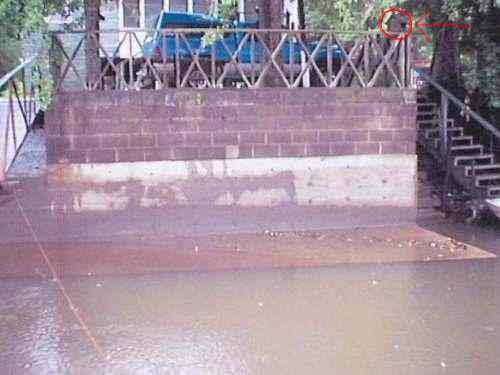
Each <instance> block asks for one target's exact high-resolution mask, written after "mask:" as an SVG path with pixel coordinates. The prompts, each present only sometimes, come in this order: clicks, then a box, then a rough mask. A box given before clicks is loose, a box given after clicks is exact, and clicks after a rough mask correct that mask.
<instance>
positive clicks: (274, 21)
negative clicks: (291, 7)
mask: <svg viewBox="0 0 500 375" xmlns="http://www.w3.org/2000/svg"><path fill="white" fill-rule="evenodd" d="M282 17H283V9H282V3H281V1H278V0H259V28H260V29H281V28H282V20H283V19H282ZM280 38H281V35H279V33H270V34H268V35H266V37H265V38H264V41H265V42H266V44H267V45H268V46H269V50H270V51H271V53H272V52H273V51H274V50H275V49H276V47H277V46H278V44H279V42H280ZM275 61H276V62H277V63H278V65H279V66H280V67H281V66H283V63H282V61H281V54H278V56H276V57H275ZM264 86H267V87H280V86H284V82H283V79H282V78H281V76H280V74H279V72H278V71H277V70H276V68H275V67H274V65H273V66H272V68H271V69H269V70H268V72H267V75H266V77H265V80H264Z"/></svg>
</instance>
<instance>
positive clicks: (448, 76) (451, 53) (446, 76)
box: [432, 27, 458, 92]
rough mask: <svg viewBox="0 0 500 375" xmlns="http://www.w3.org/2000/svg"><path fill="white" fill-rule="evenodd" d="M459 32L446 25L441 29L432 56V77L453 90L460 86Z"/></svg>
mask: <svg viewBox="0 0 500 375" xmlns="http://www.w3.org/2000/svg"><path fill="white" fill-rule="evenodd" d="M457 67H458V34H457V30H456V29H454V28H451V27H446V28H443V29H441V30H439V32H438V35H437V37H436V44H435V49H434V55H433V57H432V77H433V78H434V79H435V80H436V81H438V82H439V83H440V84H442V85H443V86H444V87H445V88H446V89H448V90H450V91H451V92H456V89H457V87H458V70H457Z"/></svg>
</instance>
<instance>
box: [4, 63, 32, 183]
mask: <svg viewBox="0 0 500 375" xmlns="http://www.w3.org/2000/svg"><path fill="white" fill-rule="evenodd" d="M35 62H36V56H35V57H32V58H30V59H28V60H27V61H25V62H24V63H22V64H20V65H19V66H18V67H17V68H15V69H14V70H12V71H11V72H9V73H8V74H6V75H5V76H4V77H1V78H0V93H2V96H3V98H0V183H2V182H4V181H5V178H6V173H7V171H8V169H9V167H10V165H11V164H12V161H13V160H14V158H15V156H16V154H17V151H18V150H19V147H20V145H21V143H22V142H23V140H24V137H25V136H26V134H27V133H28V131H29V130H30V127H31V124H32V123H33V121H34V119H35V116H36V114H37V112H38V108H37V101H36V97H37V93H38V88H37V85H36V82H37V79H36V77H40V75H41V72H40V70H39V68H38V66H37V65H36V64H35Z"/></svg>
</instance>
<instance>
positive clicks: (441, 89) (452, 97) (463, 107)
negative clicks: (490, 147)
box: [424, 76, 500, 139]
mask: <svg viewBox="0 0 500 375" xmlns="http://www.w3.org/2000/svg"><path fill="white" fill-rule="evenodd" d="M424 79H425V80H426V81H427V82H429V83H430V84H431V85H432V86H434V87H435V88H436V89H437V90H438V91H439V92H441V93H442V94H443V95H445V96H446V97H447V98H448V99H449V100H451V101H452V102H453V103H454V104H455V105H456V106H457V107H459V108H460V109H461V110H463V111H464V112H466V113H467V114H469V115H470V116H471V117H472V118H473V119H474V120H476V121H477V122H478V123H479V124H480V125H481V126H482V127H483V128H484V129H486V130H488V131H489V132H491V133H492V134H493V135H494V136H495V137H496V138H498V139H500V130H499V129H497V127H496V126H495V125H493V124H492V123H490V122H489V121H487V120H485V119H484V118H483V117H481V115H479V114H478V113H476V112H474V111H473V110H471V109H470V107H469V106H467V105H466V104H465V103H463V102H462V101H461V100H460V99H458V98H457V97H456V96H455V95H453V94H452V93H451V92H449V91H448V90H446V89H445V88H444V87H443V86H441V85H440V84H439V83H437V82H436V81H435V80H434V79H432V78H431V77H429V76H424Z"/></svg>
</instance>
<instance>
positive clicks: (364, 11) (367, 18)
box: [305, 0, 402, 33]
mask: <svg viewBox="0 0 500 375" xmlns="http://www.w3.org/2000/svg"><path fill="white" fill-rule="evenodd" d="M401 2H402V1H401V0H335V1H332V0H309V1H306V2H305V6H306V14H307V23H308V24H309V25H310V26H312V27H314V28H326V29H334V30H337V31H339V32H349V33H351V32H353V31H362V30H374V29H376V27H377V21H378V18H379V16H380V14H381V12H382V10H383V9H385V8H389V7H393V6H397V5H398V4H399V3H401Z"/></svg>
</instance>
